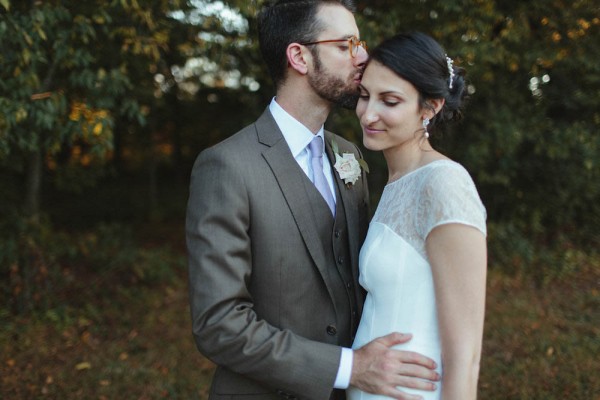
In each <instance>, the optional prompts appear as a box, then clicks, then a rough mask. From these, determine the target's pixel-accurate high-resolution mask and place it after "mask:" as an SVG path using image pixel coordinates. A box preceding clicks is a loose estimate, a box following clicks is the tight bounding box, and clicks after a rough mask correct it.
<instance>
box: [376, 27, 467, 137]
mask: <svg viewBox="0 0 600 400" xmlns="http://www.w3.org/2000/svg"><path fill="white" fill-rule="evenodd" d="M373 60H375V61H377V62H379V63H381V64H382V65H384V66H385V67H387V68H389V69H390V70H392V71H393V72H394V73H396V75H398V76H399V77H401V78H402V79H404V80H406V81H408V82H410V83H411V84H412V85H413V86H414V87H415V88H416V89H417V91H418V92H419V97H420V99H419V100H420V105H421V107H430V106H429V104H428V103H427V100H430V99H442V98H443V99H445V100H446V102H445V104H444V106H443V107H442V109H441V110H440V111H439V112H438V113H437V115H436V116H435V117H434V118H433V119H432V120H431V126H432V127H434V126H436V125H437V124H440V123H445V122H449V121H456V120H459V119H460V118H461V117H462V111H461V110H462V106H463V105H464V102H465V100H466V97H467V91H466V83H465V70H464V69H463V68H460V67H455V66H453V64H452V62H451V61H449V59H448V58H447V55H446V52H445V51H444V49H443V48H442V46H440V44H439V43H438V42H436V41H435V40H434V39H433V38H431V37H430V36H428V35H426V34H424V33H421V32H410V33H401V34H398V35H396V36H393V37H391V38H389V39H386V40H384V41H383V42H382V43H381V44H379V45H378V46H377V47H376V48H375V49H374V50H373V51H371V52H370V54H369V62H371V61H373ZM450 71H452V73H451V72H450Z"/></svg>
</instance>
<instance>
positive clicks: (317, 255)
mask: <svg viewBox="0 0 600 400" xmlns="http://www.w3.org/2000/svg"><path fill="white" fill-rule="evenodd" d="M256 131H257V135H258V140H259V142H260V143H262V144H264V145H266V146H267V147H266V148H265V150H264V151H263V153H262V154H263V158H264V159H265V161H266V162H267V164H269V167H270V168H271V171H273V175H274V176H275V179H276V180H277V183H278V184H279V187H280V188H281V192H282V193H283V196H284V197H285V200H286V202H287V204H288V207H289V208H290V211H291V213H292V215H293V217H294V220H295V222H296V225H297V226H298V230H299V231H300V234H301V235H302V239H303V240H304V243H305V244H306V248H307V249H308V251H309V253H310V255H311V257H312V259H313V260H314V262H315V264H316V266H317V268H318V269H319V271H320V272H321V275H322V276H323V279H324V281H325V282H326V283H327V281H328V276H329V274H328V273H327V265H328V263H327V260H326V259H325V253H324V251H323V245H322V243H321V239H320V238H319V234H318V231H317V228H316V226H315V221H314V216H313V213H312V210H311V208H310V207H309V206H308V204H310V199H309V197H308V195H307V192H306V189H305V184H306V181H307V180H308V178H307V177H306V175H305V174H304V171H302V169H301V168H300V166H299V165H298V163H297V162H296V160H295V159H294V157H293V155H292V153H291V151H290V148H289V146H288V144H287V142H286V141H285V139H284V138H283V135H282V133H281V131H280V130H279V127H278V126H277V124H276V123H275V120H274V119H273V117H272V115H271V113H270V112H269V111H268V110H267V111H266V112H265V113H263V115H262V116H261V117H260V118H259V119H258V120H257V121H256ZM309 182H310V181H309ZM327 287H328V290H329V293H330V295H332V292H331V289H330V287H329V285H327Z"/></svg>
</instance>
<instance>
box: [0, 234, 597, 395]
mask: <svg viewBox="0 0 600 400" xmlns="http://www.w3.org/2000/svg"><path fill="white" fill-rule="evenodd" d="M150 231H151V230H150V229H144V230H143V232H145V235H147V232H150ZM161 234H162V235H166V236H168V237H171V238H173V237H175V238H177V237H179V236H178V235H182V232H181V231H180V230H179V228H174V229H173V230H172V231H171V232H166V233H165V232H164V231H163V232H162V233H161ZM144 240H145V241H148V242H151V243H152V245H156V243H157V242H159V243H160V242H163V241H162V239H161V238H160V237H156V236H153V235H147V237H144ZM177 240H179V239H177ZM177 240H176V241H177ZM176 247H177V249H178V251H179V253H180V254H181V250H182V249H181V243H179V244H178V245H177V246H176ZM181 257H183V255H181ZM69 273H70V274H71V277H70V278H71V282H73V286H72V288H71V290H70V291H69V292H68V293H65V294H62V295H59V297H60V298H59V299H58V300H57V301H54V302H53V303H52V304H58V305H57V306H55V307H53V308H51V309H50V311H45V312H41V311H38V312H37V313H34V314H32V315H29V316H26V317H25V316H21V317H13V316H11V315H10V314H9V313H8V312H7V311H2V309H1V308H0V326H1V327H2V328H1V330H0V398H1V399H99V400H101V399H139V400H142V399H143V400H146V399H148V400H150V399H192V400H193V399H198V400H201V399H206V398H207V397H208V396H207V392H208V388H209V382H210V378H211V375H212V373H213V365H212V364H211V363H210V362H209V361H207V360H206V359H204V358H203V357H202V356H201V355H200V354H199V353H198V352H197V350H196V348H195V345H194V343H193V339H192V335H191V327H190V317H189V307H188V298H187V293H188V292H187V282H186V271H185V270H184V269H177V270H175V277H174V278H173V279H171V280H170V281H169V282H152V283H151V284H139V283H138V284H136V283H132V282H129V281H122V280H120V278H119V277H120V275H115V276H112V277H111V279H107V278H106V276H104V277H102V279H98V278H97V277H96V276H95V275H94V274H92V273H89V271H88V272H85V271H79V270H77V269H76V268H71V270H70V272H69ZM599 284H600V267H599V265H598V260H596V259H595V260H587V262H585V263H581V265H579V266H578V267H577V268H573V269H570V270H569V272H568V273H566V274H564V275H563V276H561V278H560V279H553V280H549V281H548V282H545V284H544V286H543V287H542V288H539V287H538V286H536V285H535V283H534V281H533V279H532V278H531V277H529V275H520V276H507V275H505V274H503V273H501V272H500V271H499V270H497V269H491V270H490V274H489V279H488V295H487V316H486V329H485V338H484V356H483V361H482V367H481V378H480V385H479V386H480V398H481V399H491V400H494V399H498V400H500V399H502V400H507V399H519V400H528V399H536V400H538V399H540V400H553V399H581V400H600V375H599V373H598V371H600V361H599V357H598V355H599V354H600V339H599V338H600V324H599V322H600V315H599V312H600V298H599V289H600V285H599Z"/></svg>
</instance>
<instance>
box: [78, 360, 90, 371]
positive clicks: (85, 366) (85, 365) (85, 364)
mask: <svg viewBox="0 0 600 400" xmlns="http://www.w3.org/2000/svg"><path fill="white" fill-rule="evenodd" d="M90 368H92V364H90V363H89V362H82V363H79V364H77V365H76V366H75V369H76V370H77V371H83V370H84V369H90Z"/></svg>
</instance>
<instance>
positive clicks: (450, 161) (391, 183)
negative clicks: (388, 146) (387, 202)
mask: <svg viewBox="0 0 600 400" xmlns="http://www.w3.org/2000/svg"><path fill="white" fill-rule="evenodd" d="M437 163H450V164H455V163H456V162H455V161H452V160H450V159H449V158H441V159H439V160H433V161H430V162H428V163H427V164H425V165H421V166H420V167H417V168H415V169H413V170H412V171H410V172H407V173H406V174H404V175H402V176H400V177H399V178H396V179H394V180H393V181H391V182H388V183H386V185H385V187H388V186H390V185H393V184H395V183H396V182H400V181H401V180H403V179H404V178H407V177H409V176H411V175H414V174H415V173H417V172H419V171H422V170H424V169H426V168H428V167H430V166H432V165H433V164H437Z"/></svg>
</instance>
